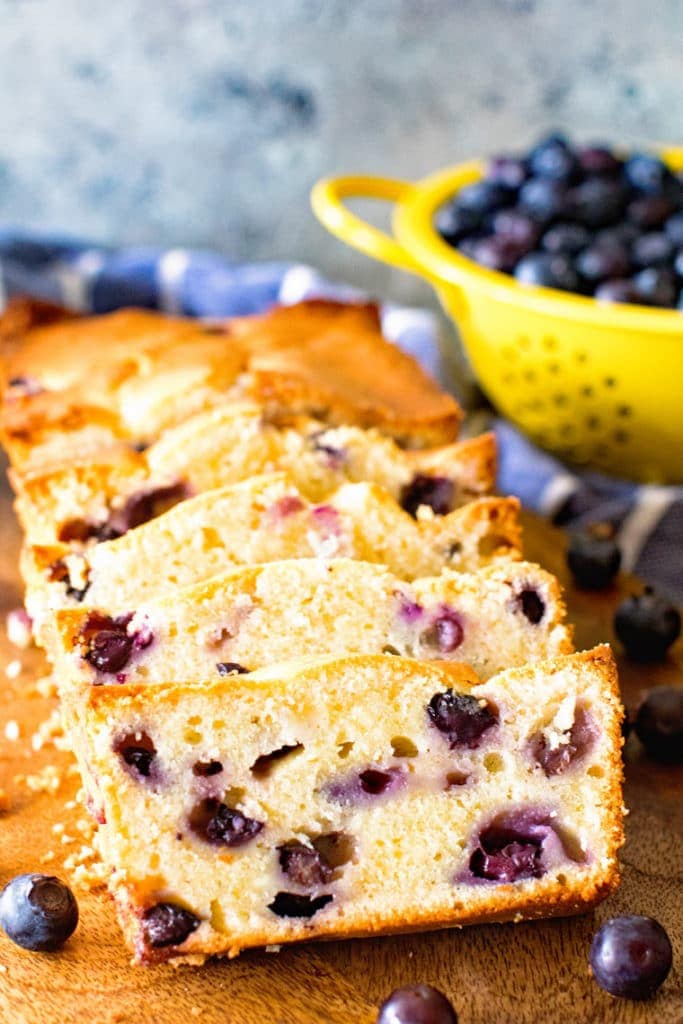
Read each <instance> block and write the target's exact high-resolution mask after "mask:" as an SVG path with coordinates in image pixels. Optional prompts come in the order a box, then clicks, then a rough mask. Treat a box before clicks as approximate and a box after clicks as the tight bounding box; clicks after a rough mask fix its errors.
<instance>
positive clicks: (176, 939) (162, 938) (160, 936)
mask: <svg viewBox="0 0 683 1024" xmlns="http://www.w3.org/2000/svg"><path fill="white" fill-rule="evenodd" d="M199 924H200V921H199V918H198V917H197V916H196V914H193V913H192V912H191V911H190V910H185V908H184V907H179V906H178V904H177V903H157V904H156V906H154V907H150V908H149V909H148V910H146V911H145V913H144V914H143V916H142V930H143V932H144V935H145V939H146V941H147V943H148V945H150V946H153V947H154V948H155V949H159V948H161V947H163V946H181V945H182V944H183V942H185V940H186V939H187V938H188V937H189V936H190V935H191V934H192V932H194V931H196V930H197V928H199Z"/></svg>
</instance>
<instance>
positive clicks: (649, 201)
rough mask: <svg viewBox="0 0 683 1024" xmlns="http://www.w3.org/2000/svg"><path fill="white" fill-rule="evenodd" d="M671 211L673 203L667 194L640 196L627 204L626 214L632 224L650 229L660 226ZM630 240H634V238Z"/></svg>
mask: <svg viewBox="0 0 683 1024" xmlns="http://www.w3.org/2000/svg"><path fill="white" fill-rule="evenodd" d="M673 211H674V205H673V203H672V202H671V200H670V199H669V197H668V196H664V195H658V196H640V197H639V198H638V199H634V200H633V201H632V202H630V203H629V204H628V206H627V207H626V216H627V218H628V220H629V221H631V223H632V224H635V225H636V226H637V227H639V228H643V229H645V230H646V231H651V230H652V229H653V228H659V227H661V226H662V224H663V223H664V221H665V220H666V218H667V217H668V216H669V215H670V214H672V213H673ZM632 241H635V238H634V239H632ZM672 241H673V239H672Z"/></svg>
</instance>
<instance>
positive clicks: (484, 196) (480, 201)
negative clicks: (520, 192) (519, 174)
mask: <svg viewBox="0 0 683 1024" xmlns="http://www.w3.org/2000/svg"><path fill="white" fill-rule="evenodd" d="M510 199H511V191H510V189H508V188H504V187H503V186H502V185H499V184H498V183H497V182H495V181H475V182H474V184H473V185H465V187H464V188H461V189H460V191H459V192H458V195H457V199H456V202H457V205H458V209H460V210H467V211H468V212H469V213H473V214H475V215H477V216H479V217H482V216H484V214H487V213H493V211H494V210H499V209H500V208H501V206H506V205H507V204H508V203H509V202H510Z"/></svg>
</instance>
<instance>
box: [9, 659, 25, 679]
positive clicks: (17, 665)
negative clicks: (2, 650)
mask: <svg viewBox="0 0 683 1024" xmlns="http://www.w3.org/2000/svg"><path fill="white" fill-rule="evenodd" d="M23 667H24V666H23V665H22V664H21V662H20V661H19V659H18V658H15V659H14V661H10V663H9V665H7V667H6V668H5V675H6V676H7V678H8V679H16V678H17V676H18V675H20V674H21V670H22V668H23Z"/></svg>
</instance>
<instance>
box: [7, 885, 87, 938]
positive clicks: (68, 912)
mask: <svg viewBox="0 0 683 1024" xmlns="http://www.w3.org/2000/svg"><path fill="white" fill-rule="evenodd" d="M77 924H78V904H77V903H76V900H75V898H74V895H73V893H72V892H71V889H69V887H68V886H66V885H65V884H64V882H61V881H60V880H59V879H58V878H55V877H54V876H53V875H40V874H27V875H17V877H16V878H13V879H12V880H11V881H10V882H8V883H7V885H6V886H5V888H4V889H3V890H2V892H1V893H0V926H2V928H3V929H4V931H5V932H6V934H7V936H8V938H10V939H11V940H12V942H16V944H17V945H18V946H23V947H24V949H30V950H33V951H35V952H41V953H43V952H52V951H54V950H55V949H59V948H60V946H63V945H64V943H65V942H66V940H67V939H68V938H69V936H70V935H72V934H73V932H74V931H75V930H76V925H77Z"/></svg>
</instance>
